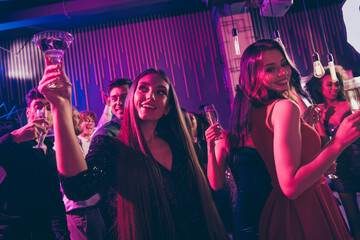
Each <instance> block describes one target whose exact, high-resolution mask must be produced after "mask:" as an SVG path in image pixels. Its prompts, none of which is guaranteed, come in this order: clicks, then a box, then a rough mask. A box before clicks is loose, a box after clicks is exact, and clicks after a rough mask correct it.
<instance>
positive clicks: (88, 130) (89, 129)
mask: <svg viewBox="0 0 360 240" xmlns="http://www.w3.org/2000/svg"><path fill="white" fill-rule="evenodd" d="M82 120H83V121H82V123H81V128H82V131H83V132H82V133H81V134H80V135H81V136H91V135H92V134H93V132H94V128H95V121H94V119H93V118H92V117H90V116H89V115H86V116H83V117H82Z"/></svg>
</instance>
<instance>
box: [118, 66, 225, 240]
mask: <svg viewBox="0 0 360 240" xmlns="http://www.w3.org/2000/svg"><path fill="white" fill-rule="evenodd" d="M150 74H156V75H158V76H160V77H161V78H162V79H163V80H164V81H165V82H166V83H167V84H169V93H168V104H169V107H170V111H169V113H168V114H167V115H163V116H162V117H161V118H160V119H159V120H158V123H157V126H156V129H155V131H156V133H157V135H158V136H159V137H161V138H162V139H164V140H165V141H167V142H168V143H171V144H172V145H174V146H176V147H177V148H179V149H180V150H181V151H182V152H183V153H185V156H186V157H185V159H184V162H183V164H184V165H187V166H188V169H190V171H191V176H193V181H194V185H195V186H196V187H197V189H198V193H199V195H200V196H199V198H200V200H201V202H202V209H203V213H204V216H205V219H206V224H207V229H208V231H209V235H210V237H211V239H226V238H227V237H226V231H225V229H224V226H223V224H222V222H221V220H220V217H219V216H218V214H217V211H216V208H215V205H214V203H213V201H212V198H211V194H210V189H209V186H208V184H207V181H206V179H205V176H204V174H203V172H202V170H201V167H200V165H199V163H198V161H197V156H196V153H195V149H194V146H193V141H192V138H191V136H190V133H189V131H188V130H187V128H186V123H185V119H184V116H183V113H182V111H181V108H180V105H179V101H178V98H177V96H176V92H175V89H174V87H173V85H172V84H171V81H170V79H169V77H168V76H167V75H166V74H165V72H164V71H162V70H156V69H148V70H146V71H144V72H142V73H141V74H140V75H139V76H137V77H136V79H135V80H134V82H133V84H132V86H131V88H130V91H129V93H128V96H127V98H126V101H125V106H124V119H123V125H122V127H121V132H120V134H119V138H120V140H121V141H122V142H124V143H125V144H126V145H127V146H129V147H130V148H131V149H133V150H134V151H133V152H132V153H131V152H130V151H129V153H121V156H120V158H123V159H128V160H127V161H122V162H125V163H124V164H125V165H126V166H124V164H119V167H118V181H119V182H121V181H123V180H124V175H127V176H125V178H126V179H130V181H132V183H134V184H135V186H133V185H131V187H130V188H131V189H130V188H126V186H120V185H119V188H121V189H119V191H120V192H121V191H122V192H126V194H119V195H118V232H119V234H120V235H121V236H120V238H121V239H174V238H175V228H174V222H173V219H172V216H171V213H170V208H169V203H168V201H167V198H166V196H165V192H164V189H163V187H162V184H163V178H162V175H161V172H160V169H159V166H158V164H156V163H155V162H154V161H156V160H154V158H153V157H152V155H151V152H150V150H149V149H148V147H147V144H146V141H145V139H144V136H143V133H142V131H141V127H140V121H141V120H140V119H139V117H138V115H137V112H136V109H135V106H134V95H135V92H136V90H137V86H138V83H139V81H140V80H141V79H142V78H143V77H144V76H146V75H150ZM134 172H136V174H135V175H136V176H134ZM139 173H140V174H141V176H137V174H139ZM120 178H121V179H120ZM143 179H145V181H143ZM124 188H126V190H125V191H124ZM149 188H150V189H151V191H152V192H151V193H150V191H149ZM150 194H151V198H150ZM150 199H151V202H152V203H153V204H155V205H156V207H155V209H151V205H150V204H151V202H150ZM154 219H156V221H155V222H154ZM154 229H161V233H160V234H161V236H154Z"/></svg>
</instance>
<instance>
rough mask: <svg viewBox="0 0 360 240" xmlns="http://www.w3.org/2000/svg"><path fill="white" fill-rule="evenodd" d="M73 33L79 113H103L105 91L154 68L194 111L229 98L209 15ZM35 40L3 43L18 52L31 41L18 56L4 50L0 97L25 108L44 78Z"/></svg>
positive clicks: (68, 58) (67, 58) (71, 58)
mask: <svg viewBox="0 0 360 240" xmlns="http://www.w3.org/2000/svg"><path fill="white" fill-rule="evenodd" d="M68 32H70V33H71V34H73V36H74V39H75V40H74V42H73V43H72V44H71V46H70V48H69V49H68V50H67V51H66V52H65V55H64V66H65V69H66V72H67V74H68V76H69V79H70V80H71V81H72V82H73V90H74V91H73V92H74V99H73V100H74V105H75V106H79V109H80V110H82V109H89V110H93V111H94V110H95V109H96V111H97V113H98V114H99V113H101V112H100V111H101V109H102V106H103V105H102V103H101V95H100V91H99V90H100V89H104V90H105V91H106V90H107V83H108V82H109V81H110V80H111V79H113V78H115V77H128V78H130V79H134V78H135V76H136V75H137V74H139V73H140V72H142V71H143V70H145V69H147V68H150V67H153V68H161V69H164V70H165V72H166V73H167V74H168V75H169V76H170V78H171V79H172V81H173V83H174V85H175V88H176V90H177V93H178V95H180V96H179V99H180V100H181V102H182V103H183V105H184V106H185V107H187V108H188V109H190V110H196V109H197V107H198V106H199V105H200V104H203V103H208V102H210V101H209V100H212V101H214V100H213V99H214V97H215V98H216V97H217V96H219V97H221V98H224V93H223V88H224V86H223V80H222V79H218V77H220V78H221V77H222V76H223V73H222V71H223V69H222V67H221V65H220V63H219V62H220V60H219V58H218V56H219V50H218V43H217V42H216V39H217V37H216V36H215V34H216V32H215V31H214V28H213V21H212V19H211V16H210V12H209V11H204V12H197V13H184V14H181V15H175V14H173V15H172V14H167V15H156V16H148V17H143V18H139V19H129V20H123V21H118V22H112V23H107V24H101V25H93V26H86V27H82V28H76V29H69V30H68ZM30 38H31V37H30V36H29V37H24V38H20V39H14V40H13V41H8V42H2V43H0V46H2V47H4V48H6V49H9V50H10V51H18V50H19V49H20V48H21V46H22V45H24V44H25V43H27V42H28V43H27V44H26V45H25V47H24V48H23V50H22V51H21V52H20V53H19V54H18V55H17V56H16V55H12V54H9V53H7V52H5V51H1V58H0V66H1V69H0V70H1V73H0V77H1V81H0V87H1V96H0V97H1V99H2V100H4V101H8V102H13V103H15V104H21V103H23V102H24V97H25V95H26V92H27V91H28V90H29V89H30V88H33V87H35V86H36V85H37V83H38V81H39V80H40V79H41V76H42V74H43V69H44V57H43V55H42V53H41V52H40V50H38V49H37V48H36V47H35V45H34V44H33V43H31V42H29V41H30ZM95 99H96V101H95ZM222 101H223V100H220V102H222ZM224 102H225V101H224ZM99 103H100V104H99ZM97 105H99V106H97ZM94 108H95V109H94Z"/></svg>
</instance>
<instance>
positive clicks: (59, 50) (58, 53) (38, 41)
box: [32, 30, 74, 88]
mask: <svg viewBox="0 0 360 240" xmlns="http://www.w3.org/2000/svg"><path fill="white" fill-rule="evenodd" d="M73 40H74V37H73V36H72V35H71V34H70V33H68V32H63V31H57V30H50V31H44V32H40V33H38V34H35V35H34V36H33V37H32V42H33V43H34V44H35V45H36V46H37V47H38V48H39V49H40V50H41V51H42V52H43V53H44V54H45V57H49V59H50V61H51V63H52V64H60V63H61V62H62V57H63V56H64V52H65V50H66V49H68V48H69V47H70V44H71V43H72V41H73ZM64 86H71V83H69V82H55V83H51V84H49V85H48V86H47V87H48V88H62V87H64Z"/></svg>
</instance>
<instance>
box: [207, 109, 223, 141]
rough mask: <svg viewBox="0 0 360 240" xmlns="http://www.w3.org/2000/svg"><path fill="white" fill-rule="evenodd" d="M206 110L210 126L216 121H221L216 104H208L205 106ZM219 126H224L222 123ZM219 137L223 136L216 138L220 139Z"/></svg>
mask: <svg viewBox="0 0 360 240" xmlns="http://www.w3.org/2000/svg"><path fill="white" fill-rule="evenodd" d="M204 111H205V116H206V120H207V121H208V123H209V124H210V126H211V125H213V124H215V123H219V117H218V113H217V111H216V108H215V106H214V104H209V105H206V106H205V107H204ZM218 127H219V128H220V129H221V130H222V127H221V126H220V125H219V126H218ZM218 139H221V137H217V138H215V140H218Z"/></svg>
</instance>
